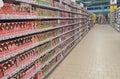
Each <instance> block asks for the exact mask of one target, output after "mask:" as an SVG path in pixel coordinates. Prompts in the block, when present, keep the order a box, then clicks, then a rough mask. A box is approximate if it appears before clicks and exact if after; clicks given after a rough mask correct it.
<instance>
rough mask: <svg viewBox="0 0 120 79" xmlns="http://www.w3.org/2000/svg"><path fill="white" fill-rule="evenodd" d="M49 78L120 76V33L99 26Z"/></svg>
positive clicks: (104, 78) (114, 78) (118, 78)
mask: <svg viewBox="0 0 120 79" xmlns="http://www.w3.org/2000/svg"><path fill="white" fill-rule="evenodd" d="M47 79H120V33H118V32H117V31H115V30H114V29H112V28H111V27H109V26H108V25H96V26H95V27H94V28H93V29H92V30H91V31H90V32H89V33H88V34H87V36H86V37H85V38H84V39H83V40H82V41H81V42H80V43H79V45H77V47H76V48H75V49H74V50H73V51H72V52H71V53H70V54H69V55H68V56H67V57H66V59H65V60H63V62H62V63H61V64H60V65H59V67H57V68H56V69H55V71H53V73H52V74H51V75H50V76H49V77H48V78H47Z"/></svg>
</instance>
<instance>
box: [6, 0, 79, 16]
mask: <svg viewBox="0 0 120 79" xmlns="http://www.w3.org/2000/svg"><path fill="white" fill-rule="evenodd" d="M5 1H6V2H12V3H25V4H30V5H32V6H35V7H40V8H45V9H50V10H56V11H63V12H67V13H72V14H80V13H77V12H73V11H70V10H65V9H61V8H57V7H52V6H46V5H42V4H37V3H29V2H26V1H21V0H12V1H7V0H5ZM69 6H71V5H69ZM74 8H75V7H74ZM76 8H77V7H76ZM80 15H81V14H80Z"/></svg>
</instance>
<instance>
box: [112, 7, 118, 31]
mask: <svg viewBox="0 0 120 79" xmlns="http://www.w3.org/2000/svg"><path fill="white" fill-rule="evenodd" d="M110 25H111V26H112V27H113V28H114V29H116V30H117V31H118V32H120V8H118V9H117V10H115V11H113V12H111V13H110Z"/></svg>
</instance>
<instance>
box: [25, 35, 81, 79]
mask: <svg viewBox="0 0 120 79" xmlns="http://www.w3.org/2000/svg"><path fill="white" fill-rule="evenodd" d="M78 38H79V37H78ZM78 38H77V39H78ZM75 40H76V39H75ZM75 40H73V41H72V42H71V43H73V42H74V41H75ZM71 43H70V44H71ZM70 44H69V45H70ZM69 45H67V46H66V47H68V46H69ZM66 47H65V48H66ZM65 48H63V49H62V50H61V51H59V53H58V54H56V55H55V56H53V57H52V58H51V59H50V60H49V61H48V62H46V63H45V64H44V65H43V66H42V67H39V68H38V69H37V71H35V72H34V73H33V74H32V75H31V76H29V78H27V79H30V78H31V77H33V76H34V75H35V74H36V73H37V72H39V71H40V70H41V69H42V68H43V67H44V66H45V65H47V64H48V63H49V62H50V61H52V60H53V59H54V58H56V57H57V56H58V55H59V54H60V53H62V51H63V50H64V49H65ZM53 67H54V66H53ZM48 73H49V71H48ZM46 75H47V74H46ZM43 79H44V77H43Z"/></svg>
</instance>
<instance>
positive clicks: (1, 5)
mask: <svg viewBox="0 0 120 79" xmlns="http://www.w3.org/2000/svg"><path fill="white" fill-rule="evenodd" d="M3 5H4V3H3V0H0V8H1V7H3Z"/></svg>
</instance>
